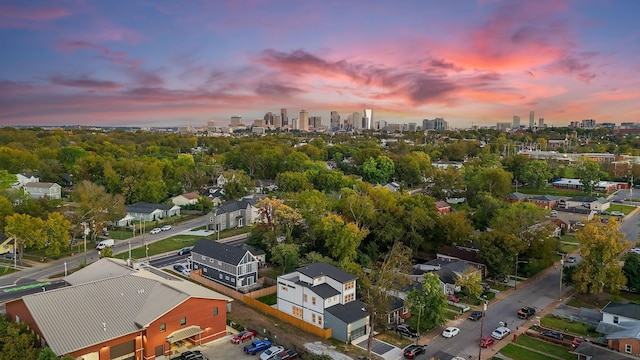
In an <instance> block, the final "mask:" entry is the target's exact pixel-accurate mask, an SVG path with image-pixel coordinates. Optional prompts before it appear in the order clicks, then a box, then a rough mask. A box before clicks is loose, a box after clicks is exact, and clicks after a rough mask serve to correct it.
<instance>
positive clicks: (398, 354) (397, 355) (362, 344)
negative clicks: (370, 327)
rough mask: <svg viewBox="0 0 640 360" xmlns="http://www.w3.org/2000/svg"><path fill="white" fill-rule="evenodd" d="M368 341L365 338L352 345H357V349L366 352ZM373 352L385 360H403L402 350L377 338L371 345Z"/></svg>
mask: <svg viewBox="0 0 640 360" xmlns="http://www.w3.org/2000/svg"><path fill="white" fill-rule="evenodd" d="M367 340H368V339H367V336H363V337H361V338H359V339H357V340H356V341H354V342H352V344H355V345H356V346H357V347H359V348H361V349H364V350H365V351H366V350H367ZM371 352H372V353H374V354H376V355H378V356H380V357H382V358H384V359H385V360H397V359H402V349H400V348H399V347H397V346H393V345H391V344H389V343H386V342H384V341H381V340H378V339H376V338H373V342H372V343H371Z"/></svg>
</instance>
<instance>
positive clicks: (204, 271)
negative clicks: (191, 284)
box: [196, 267, 207, 274]
mask: <svg viewBox="0 0 640 360" xmlns="http://www.w3.org/2000/svg"><path fill="white" fill-rule="evenodd" d="M196 269H197V267H196ZM202 272H203V273H205V274H206V273H207V268H202Z"/></svg>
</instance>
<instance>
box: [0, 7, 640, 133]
mask: <svg viewBox="0 0 640 360" xmlns="http://www.w3.org/2000/svg"><path fill="white" fill-rule="evenodd" d="M639 13H640V1H636V0H619V1H615V0H610V1H607V0H575V1H571V0H567V1H563V0H535V1H534V0H518V1H509V0H504V1H502V0H451V1H441V0H415V1H414V0H393V1H392V0H389V1H380V0H364V1H361V0H304V1H301V0H292V1H285V0H263V1H262V0H229V1H222V0H210V1H196V0H189V1H174V0H168V1H162V0H109V1H91V0H59V1H55V0H45V1H37V0H33V1H32V0H30V1H24V0H19V1H9V0H0V44H2V46H1V48H0V49H1V50H0V126H3V125H40V126H49V125H76V124H80V125H103V126H187V125H195V126H201V125H205V124H206V122H207V121H208V120H215V121H217V122H218V124H220V125H226V124H228V123H229V119H230V117H231V116H236V115H238V116H242V117H243V120H244V123H248V124H250V123H252V122H253V120H254V119H261V118H263V117H264V114H265V113H266V112H268V111H271V112H274V113H279V112H280V108H287V109H288V111H289V117H290V118H292V117H297V113H298V112H299V111H300V110H301V109H306V110H307V111H308V112H309V116H321V117H322V121H323V124H326V125H328V123H329V113H330V111H338V112H339V113H340V114H341V116H342V117H343V118H345V117H346V116H347V115H348V114H350V113H352V112H356V111H357V112H362V111H363V109H364V108H371V109H373V113H374V116H373V117H374V121H378V120H386V121H388V122H392V123H393V122H396V123H408V122H417V123H418V124H419V125H420V124H421V123H422V119H433V118H435V117H442V118H444V119H445V120H447V121H448V122H449V123H450V125H452V126H454V127H469V126H472V125H487V126H492V125H494V126H495V125H496V123H497V122H510V121H512V118H513V116H514V115H517V116H520V118H521V124H528V119H529V112H530V111H535V119H536V122H537V121H538V118H540V117H543V118H544V119H545V123H546V124H549V125H555V126H566V125H568V124H569V122H570V121H579V120H581V119H596V121H597V122H599V123H602V122H615V123H620V122H640V106H639V104H640V76H639V75H640V61H638V59H640V25H639V24H640V17H639V15H638V14H639Z"/></svg>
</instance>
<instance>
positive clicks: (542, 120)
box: [538, 118, 544, 128]
mask: <svg viewBox="0 0 640 360" xmlns="http://www.w3.org/2000/svg"><path fill="white" fill-rule="evenodd" d="M538 127H539V128H544V118H540V119H538Z"/></svg>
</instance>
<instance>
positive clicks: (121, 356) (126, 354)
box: [110, 340, 136, 360]
mask: <svg viewBox="0 0 640 360" xmlns="http://www.w3.org/2000/svg"><path fill="white" fill-rule="evenodd" d="M135 352H136V343H135V341H134V340H131V341H127V342H125V343H122V344H118V345H116V346H112V347H111V349H110V355H111V360H135V358H136V353H135Z"/></svg>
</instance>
